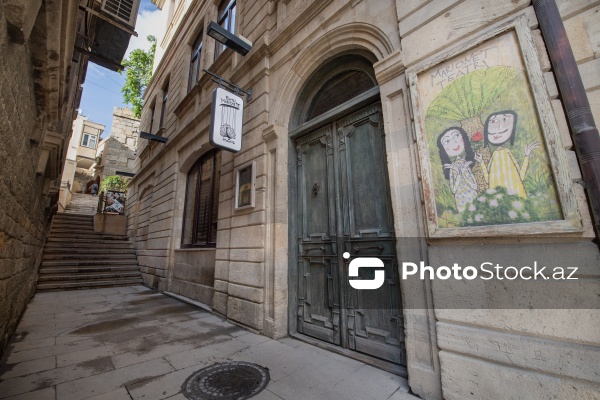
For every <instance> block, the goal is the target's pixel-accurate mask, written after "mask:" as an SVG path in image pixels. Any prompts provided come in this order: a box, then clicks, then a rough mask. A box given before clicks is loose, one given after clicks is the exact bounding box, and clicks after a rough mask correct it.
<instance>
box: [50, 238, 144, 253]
mask: <svg viewBox="0 0 600 400" xmlns="http://www.w3.org/2000/svg"><path fill="white" fill-rule="evenodd" d="M107 248H108V249H110V250H113V249H114V250H135V249H134V248H133V244H132V243H129V242H125V241H123V242H116V241H114V240H113V241H112V242H110V243H105V242H103V241H101V242H99V243H76V242H68V243H67V242H47V243H46V246H44V252H49V253H55V252H58V251H64V252H67V253H70V252H81V253H85V252H87V251H92V252H104V251H106V249H107Z"/></svg>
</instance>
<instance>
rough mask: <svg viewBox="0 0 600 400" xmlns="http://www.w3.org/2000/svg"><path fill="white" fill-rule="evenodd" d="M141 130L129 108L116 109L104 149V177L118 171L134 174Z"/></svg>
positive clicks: (138, 122)
mask: <svg viewBox="0 0 600 400" xmlns="http://www.w3.org/2000/svg"><path fill="white" fill-rule="evenodd" d="M139 128H140V121H139V120H138V119H136V118H135V117H134V116H133V112H132V111H131V110H130V109H129V108H118V107H115V108H114V111H113V120H112V126H111V130H110V135H109V136H108V138H106V139H105V140H104V142H105V144H104V146H103V148H102V153H103V157H102V163H103V170H102V176H103V177H104V176H110V175H115V174H116V172H117V171H123V172H133V164H134V160H135V151H136V148H137V141H138V137H139ZM99 151H100V150H99Z"/></svg>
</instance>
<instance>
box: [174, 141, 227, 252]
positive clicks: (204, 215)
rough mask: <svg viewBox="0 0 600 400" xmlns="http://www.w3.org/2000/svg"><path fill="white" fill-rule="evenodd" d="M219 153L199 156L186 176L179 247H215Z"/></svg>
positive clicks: (219, 171) (219, 167) (216, 151)
mask: <svg viewBox="0 0 600 400" xmlns="http://www.w3.org/2000/svg"><path fill="white" fill-rule="evenodd" d="M220 176H221V151H219V150H212V151H210V152H208V153H206V154H205V155H204V156H202V157H201V158H200V159H199V160H198V161H197V162H196V163H195V164H194V166H193V167H192V168H191V169H190V172H188V175H187V185H186V196H185V208H184V215H183V234H182V243H181V245H182V247H215V246H216V243H217V219H218V211H219V178H220Z"/></svg>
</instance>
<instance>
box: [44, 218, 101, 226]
mask: <svg viewBox="0 0 600 400" xmlns="http://www.w3.org/2000/svg"><path fill="white" fill-rule="evenodd" d="M52 226H67V227H68V226H78V227H79V226H94V219H93V218H90V219H89V220H83V219H81V220H80V219H75V220H73V221H69V220H68V219H55V220H54V221H52Z"/></svg>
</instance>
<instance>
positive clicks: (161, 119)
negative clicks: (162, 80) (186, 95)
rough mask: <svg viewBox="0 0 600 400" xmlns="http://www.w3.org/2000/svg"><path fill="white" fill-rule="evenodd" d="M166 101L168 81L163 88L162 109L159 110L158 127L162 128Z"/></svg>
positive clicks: (167, 98) (167, 97) (167, 99)
mask: <svg viewBox="0 0 600 400" xmlns="http://www.w3.org/2000/svg"><path fill="white" fill-rule="evenodd" d="M168 101H169V82H167V84H166V85H165V87H164V88H163V100H162V110H160V128H162V127H163V126H164V122H165V115H166V114H167V102H168ZM160 128H159V129H160Z"/></svg>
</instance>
